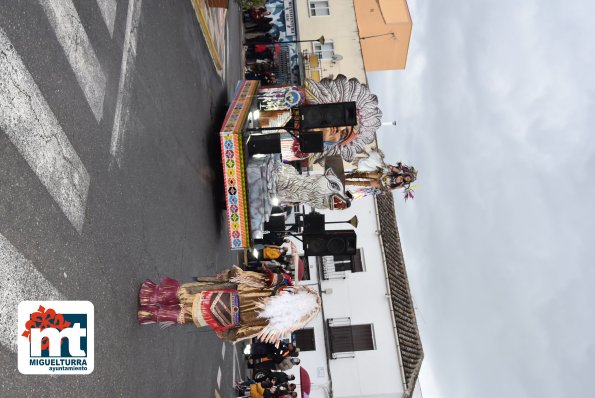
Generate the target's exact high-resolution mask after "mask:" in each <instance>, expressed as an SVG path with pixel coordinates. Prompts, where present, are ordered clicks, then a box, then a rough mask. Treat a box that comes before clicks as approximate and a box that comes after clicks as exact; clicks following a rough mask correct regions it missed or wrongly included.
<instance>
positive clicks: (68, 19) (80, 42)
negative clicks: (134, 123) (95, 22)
mask: <svg viewBox="0 0 595 398" xmlns="http://www.w3.org/2000/svg"><path fill="white" fill-rule="evenodd" d="M39 3H40V4H41V6H42V7H43V9H44V11H45V14H46V15H47V17H48V20H49V21H50V24H51V25H52V28H53V29H54V32H55V33H56V37H57V38H58V42H59V43H60V45H61V46H62V49H63V50H64V53H65V54H66V58H68V62H69V63H70V67H71V68H72V70H73V72H74V75H75V76H76V80H77V81H78V83H79V86H80V87H81V89H82V90H83V93H84V94H85V97H86V98H87V102H88V103H89V106H90V107H91V110H92V111H93V114H94V115H95V119H96V120H97V121H98V122H99V121H100V120H101V118H102V117H103V97H104V96H105V75H104V74H103V71H102V70H101V66H100V65H99V61H98V60H97V56H96V55H95V51H94V50H93V47H92V46H91V43H90V41H89V37H88V36H87V33H86V32H85V29H84V28H83V25H82V23H81V21H80V19H79V15H78V13H77V12H76V8H74V4H72V1H71V0H40V1H39Z"/></svg>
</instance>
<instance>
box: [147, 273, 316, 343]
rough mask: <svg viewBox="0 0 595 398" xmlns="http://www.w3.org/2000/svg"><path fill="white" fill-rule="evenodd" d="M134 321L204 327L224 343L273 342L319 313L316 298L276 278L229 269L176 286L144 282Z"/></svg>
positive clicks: (171, 282) (165, 280) (165, 281)
mask: <svg viewBox="0 0 595 398" xmlns="http://www.w3.org/2000/svg"><path fill="white" fill-rule="evenodd" d="M139 304H140V308H139V311H138V322H139V323H140V324H149V323H156V322H159V323H160V324H161V325H162V326H169V325H173V324H176V323H177V324H185V323H191V322H192V323H194V324H195V325H196V327H203V326H209V327H211V328H212V329H213V330H215V331H216V332H217V335H218V336H219V337H220V338H222V339H225V340H229V341H233V342H236V341H241V340H244V339H249V338H257V339H258V340H260V341H264V342H269V343H275V342H278V341H279V340H281V339H282V338H285V337H289V335H290V334H291V332H293V331H294V330H297V329H300V328H302V327H304V326H305V325H306V324H307V323H308V322H310V321H311V320H312V319H314V317H315V316H316V315H317V314H318V312H319V311H320V297H319V296H318V293H316V292H315V291H313V290H311V289H309V288H307V287H304V286H296V287H293V286H287V282H286V281H285V280H284V279H283V277H282V276H279V275H277V274H273V273H270V272H269V273H266V274H262V273H258V272H251V271H243V270H241V269H240V268H238V267H235V266H234V267H232V268H231V269H229V270H226V271H224V272H222V273H220V274H218V275H217V276H214V277H199V278H195V282H190V283H185V284H182V285H180V283H179V282H178V281H177V280H175V279H171V278H163V279H162V280H161V282H160V283H159V284H158V285H157V284H156V283H154V282H153V281H151V280H148V279H147V280H146V281H145V282H144V283H143V284H142V286H141V288H140V291H139Z"/></svg>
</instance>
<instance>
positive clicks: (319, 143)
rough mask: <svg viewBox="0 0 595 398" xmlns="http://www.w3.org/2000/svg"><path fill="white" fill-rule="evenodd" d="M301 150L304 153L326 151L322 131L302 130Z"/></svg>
mask: <svg viewBox="0 0 595 398" xmlns="http://www.w3.org/2000/svg"><path fill="white" fill-rule="evenodd" d="M300 151H302V152H304V153H320V152H322V151H324V142H323V137H322V131H302V132H301V133H300Z"/></svg>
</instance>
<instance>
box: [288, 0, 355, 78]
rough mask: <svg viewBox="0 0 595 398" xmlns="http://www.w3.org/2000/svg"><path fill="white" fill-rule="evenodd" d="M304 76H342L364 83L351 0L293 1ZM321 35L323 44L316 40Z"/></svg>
mask: <svg viewBox="0 0 595 398" xmlns="http://www.w3.org/2000/svg"><path fill="white" fill-rule="evenodd" d="M294 6H295V12H296V19H297V26H298V32H299V39H300V40H311V41H307V42H302V43H300V48H299V51H300V52H301V54H302V57H303V58H302V60H303V65H304V72H305V77H307V78H311V79H313V80H316V81H319V80H320V79H322V78H324V77H327V76H329V75H333V76H337V75H339V74H343V75H345V76H348V77H350V78H351V77H355V78H357V79H359V80H360V81H361V82H366V81H367V79H366V71H365V69H364V61H363V59H362V49H361V47H360V39H359V38H360V36H359V33H358V29H357V21H356V17H355V8H354V3H353V1H352V0H299V1H295V2H294ZM321 36H324V43H320V42H319V41H316V40H317V39H318V38H320V37H321Z"/></svg>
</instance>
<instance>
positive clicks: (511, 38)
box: [369, 0, 595, 398]
mask: <svg viewBox="0 0 595 398" xmlns="http://www.w3.org/2000/svg"><path fill="white" fill-rule="evenodd" d="M410 10H411V13H412V17H413V21H414V30H413V36H412V43H411V47H410V53H409V59H408V64H407V69H406V70H405V71H396V72H395V71H393V72H383V73H371V74H370V75H369V81H370V86H371V88H372V91H373V92H375V93H376V94H377V95H378V96H379V99H380V104H381V108H382V110H383V113H384V115H385V116H384V118H385V120H397V123H398V127H397V129H394V128H393V129H391V128H390V127H385V128H383V129H381V131H380V132H379V142H380V146H381V148H383V149H385V152H387V151H386V148H391V150H390V151H389V153H387V158H388V160H391V161H397V160H404V161H408V162H411V163H412V164H413V165H415V166H416V168H418V169H419V184H418V185H419V188H418V190H417V196H416V199H415V201H414V202H413V203H407V204H406V205H403V203H402V201H399V200H400V199H398V200H397V202H398V203H397V214H398V215H397V216H398V218H399V226H400V229H401V237H402V240H403V247H404V252H405V256H406V257H405V258H406V261H407V264H408V270H409V275H410V278H411V285H412V289H413V293H414V297H415V299H416V302H417V305H418V308H419V311H420V312H421V313H422V314H423V317H422V321H421V322H420V329H421V332H422V339H423V341H424V348H425V352H426V363H427V364H428V365H427V366H428V367H429V368H428V369H427V370H426V369H424V373H423V375H425V377H422V390H424V397H426V398H431V397H434V396H446V397H451V396H452V397H457V398H465V397H474V398H475V397H482V398H490V397H496V398H499V397H503V396H506V397H515V398H516V397H540V398H541V397H559V396H577V397H579V398H582V397H586V396H595V386H593V385H591V383H589V382H588V380H589V375H590V374H592V373H593V371H594V370H595V366H594V365H595V359H593V358H595V357H594V356H593V354H594V353H595V336H594V335H593V333H590V332H589V330H593V328H594V327H595V318H593V317H592V316H591V314H592V310H591V308H590V304H591V303H593V302H595V293H592V289H591V288H590V283H589V281H593V280H594V278H593V276H595V275H594V271H593V270H592V266H591V263H592V260H591V259H592V258H593V257H594V255H595V250H594V249H593V248H592V246H594V245H593V244H592V240H593V239H592V236H593V233H592V229H593V225H595V212H594V211H593V208H592V207H593V206H592V203H595V185H594V184H593V183H592V182H591V179H592V174H593V171H594V170H595V138H593V137H594V134H593V133H592V130H593V128H592V126H593V125H595V112H593V111H592V109H595V106H594V105H595V103H594V102H595V73H593V71H594V70H595V57H594V56H593V54H595V40H592V37H595V24H593V15H595V2H591V1H586V0H585V1H576V2H562V1H548V2H537V1H525V2H522V3H519V2H516V1H512V0H507V1H498V2H494V1H488V0H485V1H478V2H468V1H463V0H459V1H454V2H447V3H444V2H442V3H440V2H431V3H430V2H426V1H414V0H410ZM392 148H395V149H394V150H393V149H392ZM418 318H419V317H418ZM424 382H426V383H428V384H429V386H430V387H429V388H427V389H426V388H424ZM427 390H430V391H431V392H430V395H428V394H427V392H428V391H427Z"/></svg>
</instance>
